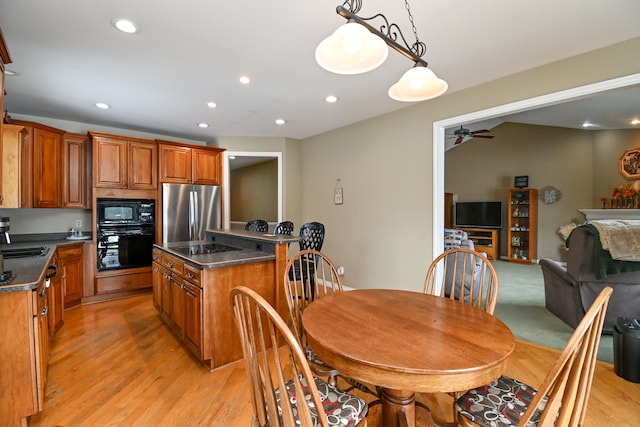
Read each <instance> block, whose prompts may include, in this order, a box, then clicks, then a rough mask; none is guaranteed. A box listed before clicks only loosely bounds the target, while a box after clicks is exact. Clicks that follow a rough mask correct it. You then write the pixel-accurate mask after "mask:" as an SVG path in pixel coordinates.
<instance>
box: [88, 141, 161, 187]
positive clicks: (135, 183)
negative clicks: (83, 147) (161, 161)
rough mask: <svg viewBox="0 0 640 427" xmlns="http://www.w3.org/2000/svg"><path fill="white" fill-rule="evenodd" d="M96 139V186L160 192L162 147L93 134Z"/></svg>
mask: <svg viewBox="0 0 640 427" xmlns="http://www.w3.org/2000/svg"><path fill="white" fill-rule="evenodd" d="M90 134H91V137H92V139H93V186H94V187H96V188H115V189H129V190H156V189H157V188H158V181H157V176H158V174H157V165H158V147H157V144H156V143H155V141H153V140H147V139H141V138H132V137H126V136H118V135H110V134H105V133H98V132H90Z"/></svg>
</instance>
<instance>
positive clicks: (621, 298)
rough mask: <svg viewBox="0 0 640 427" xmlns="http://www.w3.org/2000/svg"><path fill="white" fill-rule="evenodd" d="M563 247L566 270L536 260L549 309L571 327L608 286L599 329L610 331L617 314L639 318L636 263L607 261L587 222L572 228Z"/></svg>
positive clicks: (639, 278) (639, 287)
mask: <svg viewBox="0 0 640 427" xmlns="http://www.w3.org/2000/svg"><path fill="white" fill-rule="evenodd" d="M567 246H568V248H569V252H568V255H567V268H566V269H565V268H564V267H562V266H561V265H560V264H558V263H556V262H555V261H552V260H550V259H541V260H540V266H541V267H542V274H543V278H544V290H545V306H546V308H547V309H548V310H549V311H550V312H552V313H553V314H555V315H556V316H558V317H559V318H560V319H562V320H564V321H565V322H566V323H568V324H569V325H571V326H572V327H574V328H575V327H576V326H577V325H578V323H579V322H580V320H581V319H582V317H583V316H584V314H585V311H586V310H587V309H588V308H589V307H590V306H591V304H592V303H593V301H594V300H595V299H596V297H597V296H598V294H599V293H600V291H601V290H602V289H603V288H604V287H605V286H611V287H612V288H613V294H612V296H611V299H610V300H609V307H608V309H607V314H606V316H605V321H604V326H603V331H604V332H605V333H611V332H612V331H613V325H615V323H616V319H617V318H618V317H620V316H625V317H636V318H640V271H638V270H640V263H631V262H616V261H614V260H611V256H610V255H609V254H608V251H603V250H602V246H601V245H600V237H599V236H598V233H597V230H595V228H594V227H593V226H589V225H587V226H581V227H577V228H576V229H574V230H573V232H572V233H571V235H570V236H569V238H568V239H567ZM602 252H604V253H602ZM607 256H608V259H606V257H607ZM634 270H635V271H634Z"/></svg>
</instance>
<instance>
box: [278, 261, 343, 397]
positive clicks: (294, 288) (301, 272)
mask: <svg viewBox="0 0 640 427" xmlns="http://www.w3.org/2000/svg"><path fill="white" fill-rule="evenodd" d="M284 283H285V294H286V296H287V304H288V306H289V322H290V325H291V329H292V330H293V332H294V334H295V336H296V337H297V338H298V342H299V343H300V345H301V346H302V348H303V349H304V351H305V353H306V354H307V358H308V360H309V363H310V365H311V368H312V369H313V371H314V372H315V373H316V374H317V375H321V376H323V377H325V376H326V377H327V378H328V381H329V384H331V385H336V381H337V376H338V371H337V370H335V369H333V368H332V367H330V366H328V365H327V364H326V363H324V362H323V361H322V360H321V359H320V358H319V357H318V356H316V354H315V353H314V352H313V350H311V348H310V347H309V346H308V345H307V341H306V338H305V333H304V329H303V328H302V313H303V312H304V309H305V308H307V306H308V305H309V304H311V303H312V302H313V301H314V300H315V299H316V298H320V297H322V296H324V295H328V294H333V293H336V292H342V279H341V278H340V276H339V275H338V270H337V269H336V266H335V265H334V264H333V262H331V260H330V259H329V258H328V257H327V256H326V255H325V254H323V253H322V252H320V251H316V250H313V249H307V250H303V251H300V252H298V253H296V254H294V255H293V256H292V257H291V258H290V259H289V261H288V262H287V266H286V267H285V271H284Z"/></svg>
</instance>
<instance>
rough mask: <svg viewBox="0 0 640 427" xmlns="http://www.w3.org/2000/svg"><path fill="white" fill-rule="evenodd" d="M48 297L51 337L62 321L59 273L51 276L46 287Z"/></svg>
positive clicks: (62, 307)
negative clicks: (47, 287) (49, 282)
mask: <svg viewBox="0 0 640 427" xmlns="http://www.w3.org/2000/svg"><path fill="white" fill-rule="evenodd" d="M47 296H48V298H49V313H48V316H47V317H48V319H49V337H53V336H54V335H55V334H56V332H57V331H58V329H60V327H61V326H62V323H63V321H64V314H63V312H64V293H63V287H62V278H61V276H60V274H56V275H55V276H53V277H52V278H51V284H50V286H49V289H47Z"/></svg>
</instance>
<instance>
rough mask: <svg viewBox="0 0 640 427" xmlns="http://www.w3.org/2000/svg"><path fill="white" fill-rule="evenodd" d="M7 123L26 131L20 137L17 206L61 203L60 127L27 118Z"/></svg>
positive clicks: (51, 206)
mask: <svg viewBox="0 0 640 427" xmlns="http://www.w3.org/2000/svg"><path fill="white" fill-rule="evenodd" d="M11 123H12V124H15V125H22V126H24V128H25V131H26V132H24V133H23V134H22V139H21V141H20V207H22V208H59V207H61V205H62V135H63V134H64V131H63V130H60V129H56V128H54V127H51V126H47V125H43V124H41V123H35V122H29V121H22V120H12V121H11Z"/></svg>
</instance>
